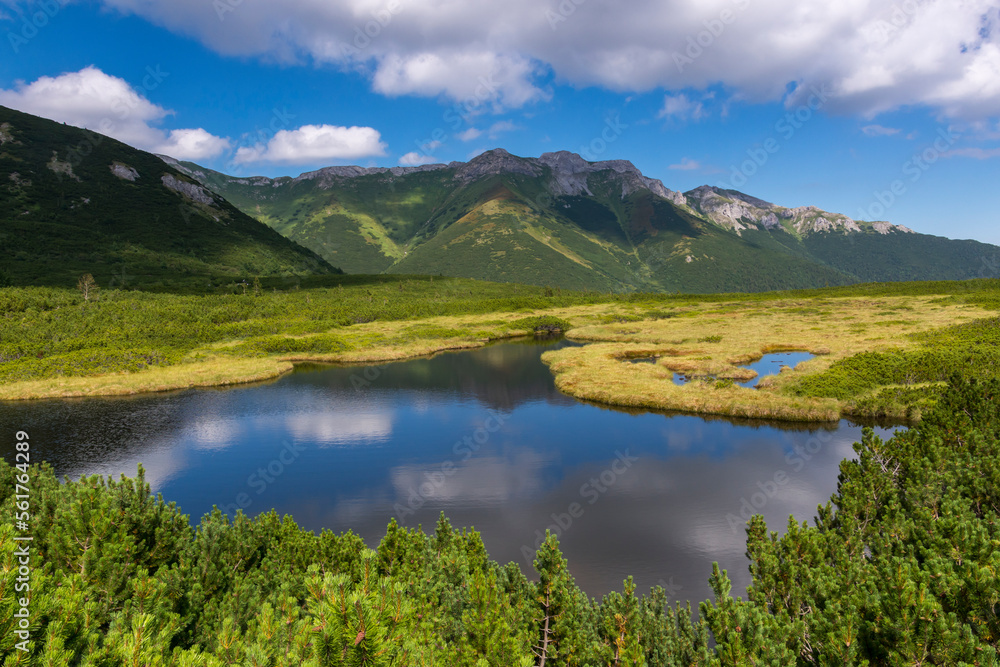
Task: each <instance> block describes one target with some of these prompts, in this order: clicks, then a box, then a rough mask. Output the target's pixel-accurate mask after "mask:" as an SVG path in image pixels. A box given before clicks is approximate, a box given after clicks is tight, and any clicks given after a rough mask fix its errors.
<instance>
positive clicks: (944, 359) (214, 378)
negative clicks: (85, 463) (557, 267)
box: [0, 276, 1000, 420]
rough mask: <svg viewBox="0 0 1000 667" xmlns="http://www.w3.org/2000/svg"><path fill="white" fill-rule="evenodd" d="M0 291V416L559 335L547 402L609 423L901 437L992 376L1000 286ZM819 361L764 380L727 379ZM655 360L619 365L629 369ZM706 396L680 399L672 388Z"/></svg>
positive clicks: (347, 283)
mask: <svg viewBox="0 0 1000 667" xmlns="http://www.w3.org/2000/svg"><path fill="white" fill-rule="evenodd" d="M238 291H239V293H227V294H201V295H197V294H182V295H178V294H163V293H159V294H154V293H147V292H127V291H110V290H107V291H104V292H101V293H100V294H99V296H98V298H97V299H96V300H95V299H91V300H89V301H85V300H84V299H83V298H82V296H81V295H80V293H78V292H77V291H76V290H70V289H49V288H6V289H0V399H4V400H12V399H26V398H43V397H64V396H86V395H116V394H117V395H120V394H134V393H142V392H149V391H162V390H168V389H178V388H187V387H194V386H213V385H227V384H236V383H242V382H252V381H258V380H263V379H268V378H273V377H276V376H278V375H280V374H282V373H284V372H287V371H288V370H290V369H291V367H292V364H293V363H295V362H299V361H323V362H341V363H368V362H383V361H390V360H397V359H405V358H410V357H415V356H421V355H427V354H432V353H434V352H438V351H441V350H448V349H462V348H470V347H476V346H480V345H483V344H485V343H486V342H488V341H490V340H497V339H502V338H507V337H511V336H518V335H525V334H530V333H532V332H533V331H535V330H536V329H541V330H545V329H550V328H559V329H564V330H565V329H568V328H570V327H572V330H571V332H570V336H571V337H573V338H574V339H577V340H580V341H585V342H588V343H591V344H590V345H587V346H586V347H584V348H574V349H565V350H561V351H558V352H553V353H550V354H547V355H546V357H545V360H546V361H547V362H548V363H550V365H551V367H552V370H553V371H554V372H555V374H556V382H557V384H558V386H559V387H560V389H562V390H563V391H565V392H567V393H569V394H572V395H574V396H577V397H580V398H584V399H589V400H595V401H600V402H603V403H609V404H614V405H621V406H632V407H642V408H661V409H669V410H682V411H689V412H697V413H702V414H723V415H731V416H742V417H766V418H771V419H774V418H778V419H793V420H802V419H806V420H833V419H837V418H838V417H839V416H840V415H841V414H855V415H865V416H874V417H878V416H882V417H890V418H894V419H905V418H909V419H914V418H916V417H919V413H920V411H921V410H923V409H925V408H926V407H927V406H929V405H930V404H931V403H932V402H933V400H934V397H935V392H936V388H937V387H938V386H940V383H941V382H942V381H943V380H944V379H945V378H946V377H947V373H949V372H951V371H960V372H964V374H966V375H973V376H991V375H994V374H1000V371H996V360H995V359H994V356H995V354H996V353H995V352H993V350H994V349H996V348H997V347H1000V345H998V343H1000V340H998V339H997V334H996V332H997V325H996V320H995V319H991V318H995V313H996V310H998V309H1000V281H967V282H960V283H902V284H901V283H892V284H884V285H857V286H851V287H841V288H831V289H827V290H807V291H798V292H772V293H765V294H745V295H744V294H730V295H670V294H656V295H649V294H606V293H605V294H601V293H594V292H590V293H587V292H566V291H561V290H552V289H548V288H539V287H531V286H523V285H510V284H498V283H486V282H480V281H473V280H464V279H451V278H431V277H420V278H417V277H402V278H400V277H388V276H373V277H362V276H339V277H333V276H332V277H324V278H322V279H317V281H316V282H315V283H314V284H310V285H307V286H305V287H302V286H301V285H292V286H289V287H288V288H287V289H278V286H277V285H270V284H265V285H262V286H261V287H260V288H259V289H256V288H254V287H253V286H250V287H249V288H248V290H247V292H246V293H242V288H241V289H240V290H238ZM775 350H807V351H811V352H813V353H815V354H817V355H820V356H818V357H817V358H816V359H814V360H811V361H809V362H806V363H803V364H800V365H799V366H798V367H797V368H796V369H794V370H792V371H788V372H784V373H782V374H781V375H780V376H777V377H774V378H766V379H764V380H762V382H761V386H760V389H758V390H749V389H743V388H740V387H736V386H732V383H731V382H727V380H743V379H747V378H748V377H749V376H752V372H748V371H747V370H746V369H743V368H739V364H743V363H746V362H748V361H752V360H754V359H756V358H759V357H760V356H761V354H764V353H766V352H769V351H775ZM639 356H652V357H657V362H656V363H655V364H631V363H627V362H626V360H627V359H628V358H630V357H639ZM675 371H676V372H684V373H686V374H689V375H694V376H698V377H702V378H706V379H701V380H696V381H694V382H692V383H690V384H688V385H686V386H683V387H679V386H675V385H674V384H673V383H672V382H671V375H672V373H673V372H675Z"/></svg>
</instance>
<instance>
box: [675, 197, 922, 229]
mask: <svg viewBox="0 0 1000 667" xmlns="http://www.w3.org/2000/svg"><path fill="white" fill-rule="evenodd" d="M684 196H685V197H686V198H687V201H688V203H689V205H690V206H691V207H692V208H693V209H694V210H696V211H697V212H698V213H699V214H701V215H702V216H703V217H705V218H707V219H708V220H710V221H712V222H714V223H715V224H717V225H720V226H722V227H726V228H727V229H732V230H734V231H735V232H736V233H740V232H741V231H743V230H745V229H766V230H777V229H785V230H787V231H791V232H794V233H795V234H798V235H799V236H804V235H808V234H815V233H822V232H827V233H839V234H851V233H859V232H863V231H864V230H865V226H870V227H871V228H872V229H874V230H875V231H876V232H878V233H880V234H887V233H889V231H890V230H895V231H903V230H906V228H905V227H901V226H899V225H890V224H889V223H887V222H886V223H873V224H870V225H867V223H865V224H859V223H858V222H857V221H855V220H853V219H852V218H850V217H848V216H846V215H843V214H842V213H830V212H829V211H824V210H822V209H821V208H819V207H817V206H796V207H794V208H786V207H784V206H777V205H775V204H772V203H770V202H767V201H764V200H763V199H758V198H756V197H751V196H750V195H747V194H743V193H742V192H737V191H736V190H723V189H721V188H714V187H712V186H710V185H703V186H701V187H698V188H695V189H694V190H691V191H689V192H685V193H684ZM906 231H909V230H906Z"/></svg>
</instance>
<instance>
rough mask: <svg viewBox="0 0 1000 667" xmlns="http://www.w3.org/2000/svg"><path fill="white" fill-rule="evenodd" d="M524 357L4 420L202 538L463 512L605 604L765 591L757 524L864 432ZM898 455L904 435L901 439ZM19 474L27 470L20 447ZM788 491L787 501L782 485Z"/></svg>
mask: <svg viewBox="0 0 1000 667" xmlns="http://www.w3.org/2000/svg"><path fill="white" fill-rule="evenodd" d="M565 344H567V343H565V342H559V341H556V342H552V341H549V342H544V341H522V342H515V343H503V344H498V345H492V346H489V347H486V348H483V349H479V350H475V351H470V352H457V353H446V354H441V355H438V356H436V357H434V358H430V359H417V360H412V361H406V362H400V363H395V364H390V365H386V366H383V367H381V368H367V369H366V368H360V367H356V368H346V367H329V366H327V367H316V366H312V367H301V368H299V369H298V370H297V371H296V372H294V373H291V374H289V375H286V376H284V377H282V378H280V379H278V380H275V381H272V382H269V383H264V384H258V385H252V386H242V387H237V388H230V389H208V390H189V391H181V392H172V393H168V394H156V395H147V396H142V397H135V398H127V399H79V400H60V401H31V402H18V403H4V404H0V423H2V424H4V425H5V426H6V427H7V428H8V429H11V430H13V429H24V430H27V431H29V432H30V434H31V442H32V454H33V458H35V457H38V458H44V459H46V460H48V461H49V462H51V463H52V465H53V466H54V468H55V470H56V472H57V474H59V475H68V476H69V477H71V478H76V477H79V476H80V475H84V474H88V475H89V474H95V473H99V474H103V475H114V476H116V477H117V476H118V475H119V474H121V473H125V474H128V475H134V474H135V472H136V468H137V465H138V464H140V463H141V464H142V465H143V467H144V468H145V470H146V477H147V480H148V481H149V482H150V484H151V485H152V487H153V489H154V491H156V492H159V493H162V494H163V496H164V498H165V499H166V500H168V501H176V502H177V504H178V505H179V506H180V508H181V509H182V510H183V511H184V512H185V513H187V514H189V515H191V517H192V519H193V520H195V521H196V520H197V519H199V518H200V517H201V516H202V515H203V514H205V513H206V512H209V511H210V510H211V508H212V506H213V505H218V506H219V507H220V508H225V509H226V510H228V511H230V512H234V511H235V510H236V508H237V507H242V508H244V511H245V512H247V513H248V514H250V515H255V514H258V513H260V512H263V511H267V510H270V509H271V508H275V509H276V510H277V511H278V512H279V513H280V514H291V515H293V516H294V518H295V520H296V521H297V522H298V523H299V525H301V526H303V527H306V528H309V529H313V530H317V531H318V530H319V529H321V528H329V529H331V530H334V531H335V532H341V531H346V530H353V531H354V532H356V533H358V534H359V535H361V537H363V538H364V539H365V540H366V541H367V542H368V543H369V544H370V545H371V546H375V545H377V543H378V541H379V539H380V537H381V536H382V535H383V534H384V531H385V526H386V524H387V523H388V521H389V519H390V518H392V517H396V519H397V521H399V522H400V523H402V524H404V525H407V526H416V525H418V524H422V525H423V527H424V529H425V530H428V531H429V530H433V525H434V523H435V521H436V520H437V517H438V515H439V514H440V512H441V511H444V512H445V513H446V514H447V516H448V517H449V519H450V520H451V522H452V524H453V525H455V526H474V527H475V528H476V529H477V530H479V531H480V532H481V533H482V535H483V540H484V542H485V543H486V547H487V548H488V549H489V553H490V555H491V556H492V557H493V558H495V559H496V560H498V561H500V562H507V561H516V562H518V563H520V565H521V566H522V568H525V569H529V570H530V563H529V560H530V559H528V558H526V556H525V554H526V553H529V552H533V550H534V546H535V543H536V541H537V539H538V537H539V536H540V535H541V534H544V532H545V529H546V528H547V527H551V528H554V529H556V530H558V531H559V532H560V533H561V541H562V548H563V552H564V554H565V555H566V557H567V559H568V561H569V565H570V569H571V571H572V573H573V574H574V575H575V577H576V579H577V583H578V584H579V585H580V586H581V587H582V588H583V589H584V590H585V591H587V592H588V593H589V594H591V595H594V596H600V595H603V594H605V593H607V592H608V591H610V590H613V589H619V590H620V588H621V583H622V579H623V578H624V577H626V576H627V575H630V574H631V575H634V576H635V579H636V583H637V585H638V586H639V588H640V590H646V589H648V587H650V586H653V585H656V584H658V583H659V584H660V585H664V586H665V587H668V590H669V591H670V592H671V593H672V597H673V598H675V599H681V600H687V599H692V600H695V601H698V600H702V599H705V598H706V597H708V596H709V595H710V591H709V588H708V584H707V579H708V576H709V574H710V573H711V563H712V561H718V562H719V563H720V565H721V566H722V567H723V568H726V569H728V570H729V573H730V576H731V577H732V578H733V579H734V589H735V590H741V588H742V587H745V586H746V585H747V584H748V583H749V574H748V571H747V560H746V557H745V553H744V552H745V533H744V531H743V527H742V525H741V522H742V520H743V519H742V518H741V517H740V514H741V511H742V512H744V513H748V512H749V511H750V508H751V507H753V508H754V511H757V512H760V513H762V514H763V515H764V516H765V517H766V518H767V520H768V523H769V524H770V526H771V528H772V529H777V530H783V529H784V526H785V524H786V523H787V520H788V516H789V515H790V514H792V515H795V516H796V517H797V518H798V519H799V520H800V521H802V520H811V519H812V518H813V516H814V515H815V513H816V506H817V505H818V504H820V503H825V502H826V501H827V500H828V499H829V497H830V495H831V494H832V493H833V492H834V491H835V490H836V482H837V473H838V465H839V463H840V461H841V460H842V459H844V458H851V457H853V455H854V452H853V449H852V443H854V442H855V441H856V440H859V439H860V437H861V428H860V427H856V426H852V425H850V424H848V423H847V422H842V423H841V424H840V425H839V426H827V427H825V428H821V427H817V426H816V425H812V426H809V425H798V426H789V425H762V424H760V423H759V422H758V423H752V422H743V423H734V422H732V421H728V420H706V419H702V418H699V417H693V416H683V415H672V416H671V415H664V414H657V413H649V412H644V413H635V414H632V413H628V412H625V411H621V410H614V409H608V408H604V407H599V406H596V405H591V404H586V403H582V402H580V401H577V400H575V399H573V398H570V397H568V396H565V395H563V394H560V393H559V392H558V391H557V390H556V389H555V386H554V384H553V381H552V376H551V374H550V373H549V370H548V368H547V367H546V366H545V365H544V364H543V363H542V362H541V360H540V358H539V357H540V355H541V354H542V352H543V351H545V350H546V349H553V348H554V347H558V346H561V345H565ZM885 435H889V434H885ZM5 447H7V449H5V450H4V457H5V459H6V460H7V461H8V462H10V461H12V460H13V451H12V450H11V449H10V445H9V444H8V445H5ZM776 479H777V480H778V482H781V483H778V482H776V481H775V480H776Z"/></svg>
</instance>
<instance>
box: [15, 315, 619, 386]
mask: <svg viewBox="0 0 1000 667" xmlns="http://www.w3.org/2000/svg"><path fill="white" fill-rule="evenodd" d="M603 308H604V307H603V306H579V307H574V308H564V309H552V310H551V311H547V314H553V315H556V314H559V313H563V314H566V315H572V316H573V317H574V318H576V319H578V320H579V321H582V322H592V321H596V315H595V314H594V313H593V312H591V311H596V310H598V309H601V310H603ZM526 314H530V313H524V312H520V313H491V314H486V315H464V316H442V317H431V318H424V319H420V320H403V321H392V322H369V323H365V324H356V325H353V326H352V327H350V329H349V330H348V331H347V332H346V333H345V332H344V330H343V329H334V330H331V331H330V332H327V333H335V334H337V335H338V336H340V337H342V338H343V339H344V342H345V344H346V348H347V349H344V350H341V351H337V352H295V353H282V354H272V355H266V356H257V357H246V356H239V355H238V354H230V353H229V352H230V351H232V350H233V349H234V348H239V346H241V345H242V344H244V343H246V342H247V341H245V340H242V339H236V340H230V341H225V342H221V343H212V344H209V345H205V346H202V347H199V348H197V349H195V350H193V351H192V352H190V353H189V354H188V355H187V356H186V358H185V359H184V361H183V362H182V363H179V364H175V365H170V366H156V367H151V368H147V369H144V370H142V371H138V372H134V373H114V374H107V375H96V376H93V375H92V376H74V377H62V376H60V377H54V378H45V379H39V380H27V381H21V382H13V383H7V384H0V400H21V399H38V398H69V397H78V396H122V395H129V394H140V393H146V392H157V391H170V390H175V389H187V388H191V387H208V386H224V385H233V384H241V383H249V382H259V381H262V380H268V379H272V378H276V377H279V376H280V375H282V374H284V373H287V372H289V371H291V370H292V368H293V365H294V363H297V362H323V363H344V364H366V363H381V362H387V361H398V360H403V359H410V358H414V357H423V356H428V355H432V354H436V353H438V352H443V351H447V350H462V349H471V348H476V347H481V346H483V345H486V344H487V343H489V342H490V341H494V340H501V339H505V338H513V337H518V336H526V335H531V334H532V333H533V331H532V330H530V329H528V328H523V327H522V326H519V325H517V324H515V323H516V322H517V320H520V319H523V318H524V317H525V315H526ZM449 334H450V335H449ZM322 335H323V334H307V335H300V336H283V337H282V338H288V339H295V340H300V341H303V340H308V339H310V338H315V337H318V336H322Z"/></svg>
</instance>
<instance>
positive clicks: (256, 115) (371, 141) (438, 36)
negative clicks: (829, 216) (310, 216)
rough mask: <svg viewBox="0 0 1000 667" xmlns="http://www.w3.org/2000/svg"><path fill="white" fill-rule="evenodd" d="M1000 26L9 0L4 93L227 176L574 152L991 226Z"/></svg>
mask: <svg viewBox="0 0 1000 667" xmlns="http://www.w3.org/2000/svg"><path fill="white" fill-rule="evenodd" d="M998 22H1000V11H998V9H997V7H996V3H995V2H991V1H987V0H961V1H960V2H956V0H900V1H898V2H896V1H893V0H844V1H843V2H841V3H830V2H828V1H826V0H823V1H822V2H820V1H819V0H673V1H672V2H663V1H662V0H657V1H654V0H632V2H627V3H625V2H620V1H613V0H559V1H553V2H546V1H545V0H541V1H539V0H504V1H501V0H478V1H477V2H471V1H470V2H456V1H455V0H336V1H330V2H326V3H317V2H315V1H314V0H287V1H286V2H282V3H269V2H265V0H171V1H169V2H168V1H167V0H101V1H100V2H74V1H71V0H43V1H42V2H22V1H20V0H0V35H2V43H0V51H3V52H4V56H3V57H2V58H0V104H2V105H5V106H10V107H14V108H18V109H21V110H24V111H28V112H30V113H37V114H38V115H42V116H46V117H49V118H54V119H56V120H61V121H65V122H69V123H72V124H76V125H81V126H87V127H91V128H92V129H96V130H99V131H101V130H102V129H103V131H105V132H106V133H107V134H110V135H112V136H115V137H116V138H119V139H121V140H122V141H126V142H127V143H130V144H132V145H135V146H137V147H139V148H142V149H145V150H152V151H156V152H163V153H168V154H170V155H173V156H174V157H178V158H181V159H190V160H193V161H195V162H198V163H200V164H203V165H205V166H208V167H211V168H213V169H217V170H219V171H223V172H226V173H231V174H237V175H253V174H263V175H268V176H277V175H297V174H299V173H301V172H303V171H308V170H311V169H316V168H319V167H323V166H327V165H334V164H360V165H363V166H397V165H400V164H403V165H407V164H420V163H426V162H449V161H451V160H460V161H465V160H468V159H470V157H472V156H474V155H475V154H477V153H479V152H481V151H483V150H486V149H489V148H494V147H502V148H505V149H507V150H509V151H510V152H512V153H514V154H517V155H523V156H537V155H539V154H541V153H543V152H547V151H555V150H570V151H573V152H577V153H581V154H583V155H584V157H585V158H587V159H590V160H604V159H628V160H631V161H632V162H633V163H635V164H636V166H638V167H639V168H640V169H641V170H642V171H643V172H644V173H645V174H646V175H647V176H650V177H653V178H659V179H661V180H662V181H663V182H664V184H665V185H666V186H667V187H669V188H671V189H674V190H681V191H684V190H688V189H691V188H693V187H696V186H698V185H702V184H706V183H707V184H710V185H720V186H723V187H734V188H736V189H739V190H741V191H744V192H747V193H748V194H752V195H754V196H757V197H760V198H762V199H766V200H769V201H773V202H775V203H778V204H782V205H785V206H801V205H807V204H814V205H817V206H819V207H821V208H823V209H826V210H830V211H835V212H840V213H845V214H847V215H849V216H852V217H854V218H856V219H869V220H870V219H880V220H883V219H884V220H889V221H891V222H893V223H896V224H902V225H906V226H908V227H910V228H912V229H914V230H916V231H919V232H923V233H929V234H937V235H942V236H949V237H952V238H975V239H978V240H981V241H986V242H991V243H998V244H1000V213H998V206H997V192H998V188H997V177H998V176H1000V30H998ZM366 31H367V34H366ZM102 123H103V126H102Z"/></svg>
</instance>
